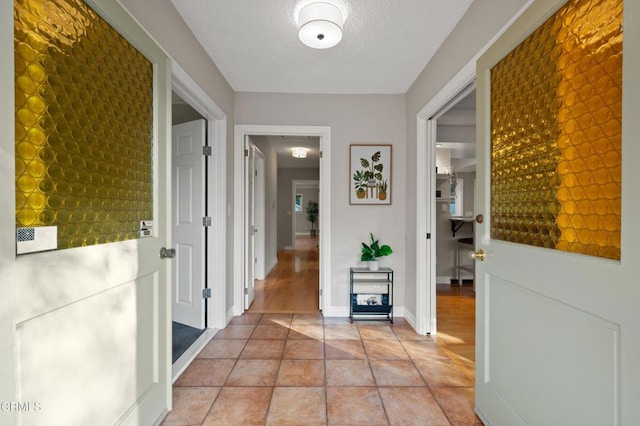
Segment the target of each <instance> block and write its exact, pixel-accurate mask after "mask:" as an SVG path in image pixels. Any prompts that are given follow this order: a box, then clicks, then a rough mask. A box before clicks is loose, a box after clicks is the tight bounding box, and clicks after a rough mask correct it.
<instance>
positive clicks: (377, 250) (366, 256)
mask: <svg viewBox="0 0 640 426" xmlns="http://www.w3.org/2000/svg"><path fill="white" fill-rule="evenodd" d="M369 237H370V238H371V243H370V244H365V243H362V249H361V254H360V260H361V261H363V262H369V270H370V271H377V270H378V258H379V257H382V256H389V255H390V254H391V253H393V250H392V249H391V247H389V246H388V245H386V244H383V245H380V244H379V242H378V240H376V239H375V238H374V236H373V233H369Z"/></svg>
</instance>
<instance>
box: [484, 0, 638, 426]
mask: <svg viewBox="0 0 640 426" xmlns="http://www.w3.org/2000/svg"><path fill="white" fill-rule="evenodd" d="M561 3H564V2H558V1H554V0H542V1H536V2H534V3H533V4H532V6H530V8H529V9H528V10H527V11H525V13H524V14H523V15H522V16H521V17H520V18H519V19H518V20H517V21H516V22H515V23H514V25H513V26H512V27H511V28H510V29H509V30H508V31H507V32H505V34H504V35H503V36H502V37H501V38H500V39H498V41H497V42H496V43H495V44H494V45H493V47H491V48H490V49H489V50H488V51H487V53H486V54H485V55H484V56H482V57H481V59H480V60H479V61H478V72H477V82H478V89H477V95H478V101H477V107H478V113H477V135H478V148H477V156H478V163H477V184H478V185H477V196H476V198H475V200H476V204H475V209H476V214H482V215H483V216H484V221H483V222H482V223H476V231H475V240H476V242H477V243H476V244H477V247H476V250H478V249H482V250H484V252H485V253H486V258H485V260H484V261H476V274H477V287H476V290H477V293H476V297H477V299H476V303H477V321H476V336H477V337H476V408H477V411H478V412H479V414H480V415H481V416H482V417H483V418H484V420H485V421H486V422H487V423H488V424H494V425H520V424H532V425H534V424H535V425H620V424H624V425H631V424H640V414H639V410H640V409H639V408H638V401H639V400H640V356H639V354H640V345H639V343H638V342H639V341H640V333H639V324H640V309H638V300H640V297H639V293H640V292H639V290H638V287H639V286H638V285H637V283H638V280H637V277H638V276H639V275H638V274H639V272H640V271H639V266H638V265H639V264H640V262H638V248H637V245H638V244H637V242H638V241H640V240H639V239H638V237H639V236H640V233H639V227H638V220H637V211H638V202H639V197H638V195H637V189H636V190H634V189H633V188H632V187H633V186H634V185H633V184H632V182H639V181H640V172H639V170H640V168H638V167H637V164H640V151H639V150H638V149H637V137H638V135H639V134H640V126H639V125H638V124H637V123H638V120H637V117H635V115H636V114H637V111H638V110H639V101H638V98H639V97H638V96H637V94H638V93H639V90H638V89H639V88H640V87H639V84H638V81H637V79H635V78H634V77H632V76H636V75H640V74H639V73H640V70H639V69H638V68H639V66H640V62H639V61H638V58H639V56H640V55H639V53H640V46H639V40H640V37H638V34H640V32H639V30H640V27H639V24H640V22H639V21H638V20H637V19H636V20H632V19H630V20H629V21H626V17H627V16H634V14H635V16H638V15H637V14H638V12H639V8H640V7H639V4H638V2H625V5H624V6H625V10H624V13H625V27H624V37H625V40H624V42H625V44H624V60H625V63H624V65H623V68H624V72H623V75H624V76H625V77H627V78H626V79H625V81H624V83H623V93H624V107H623V111H624V115H623V120H622V123H623V127H622V134H623V137H622V158H623V160H622V171H623V172H622V215H621V216H622V218H623V220H622V223H621V230H622V231H621V235H622V244H621V246H619V247H620V253H621V258H620V260H610V259H605V258H602V257H596V256H588V255H584V254H576V253H568V252H566V251H560V250H555V249H550V248H541V247H534V246H532V245H527V244H524V243H514V242H505V241H500V240H498V239H494V238H492V236H491V235H492V229H493V227H494V226H497V224H496V223H494V221H493V218H492V209H491V203H492V202H493V201H494V200H495V199H496V198H495V194H494V193H493V191H494V189H493V188H492V186H491V180H492V179H494V178H492V176H491V173H490V171H491V166H492V165H491V159H492V158H493V157H492V153H491V144H492V136H491V132H492V130H493V129H492V127H491V102H492V100H493V99H494V98H493V97H492V96H490V91H491V90H492V88H491V87H490V85H491V80H490V74H491V72H492V71H493V70H492V68H493V67H494V65H495V64H497V63H498V62H499V61H500V60H501V59H502V58H503V57H504V56H505V55H506V54H507V53H509V52H510V51H511V50H512V49H513V48H514V46H516V45H518V44H519V43H520V42H521V41H522V40H523V38H524V37H525V36H528V34H529V33H530V32H532V31H533V29H535V28H537V27H538V26H539V25H540V24H541V23H542V22H544V21H545V20H546V18H547V17H549V16H551V15H552V13H554V12H555V10H556V9H557V8H558V7H560V6H562V4H561ZM590 7H591V8H600V9H602V8H605V7H606V8H608V7H609V5H605V4H604V3H598V2H595V3H593V2H592V4H591V5H590ZM566 22H571V20H569V19H567V20H566ZM593 28H596V26H595V24H594V27H593ZM619 28H620V26H619V25H618V26H617V27H616V28H615V29H614V30H617V29H619ZM632 34H633V39H632V37H631V35H632ZM593 37H594V38H593V39H592V40H596V39H597V40H600V39H599V38H598V36H597V35H594V36H593ZM543 44H544V43H543V42H541V43H540V46H542V45H543ZM602 44H603V45H606V43H602ZM541 48H542V47H540V49H541ZM536 60H538V59H536ZM590 71H593V72H595V73H596V74H598V73H599V71H598V70H596V69H590ZM513 73H514V74H517V73H518V70H517V69H514V70H513ZM598 75H599V76H602V74H598ZM567 78H568V81H569V82H570V84H579V80H578V79H580V78H583V76H577V77H574V78H575V80H573V79H572V78H571V77H567ZM632 80H636V81H632ZM607 87H608V85H607ZM632 92H633V95H632V96H626V95H627V94H631V93H632ZM598 96H599V93H598V92H597V91H594V92H591V93H590V95H589V99H596V98H597V97H598ZM574 99H575V98H574ZM598 99H600V98H598ZM515 102H517V101H514V104H512V105H513V106H514V107H515ZM599 105H600V104H599ZM583 107H584V105H577V106H576V107H575V108H576V109H575V110H574V109H572V108H570V112H576V113H577V112H578V108H583ZM577 137H578V135H575V136H572V137H570V138H569V140H573V141H575V140H576V139H577ZM608 154H609V152H602V153H600V155H599V156H595V157H593V159H594V160H596V159H597V158H598V157H600V158H609V157H607V156H608ZM566 161H567V163H566V164H564V163H563V165H562V167H568V168H569V169H570V170H578V169H580V168H581V166H582V165H581V164H577V163H576V162H577V161H580V160H579V159H577V160H574V159H571V158H566ZM612 161H614V160H612ZM618 167H619V166H618ZM604 170H610V169H607V168H605V169H604ZM585 178H586V177H585ZM625 183H629V185H626V184H625ZM516 185H517V184H516ZM537 189H539V188H532V190H537ZM596 189H598V191H595V192H594V194H599V193H601V192H604V191H606V189H605V188H596ZM514 203H515V201H512V202H511V204H514ZM562 206H563V207H562V208H564V204H562ZM578 213H581V211H579V212H578ZM574 218H575V220H576V222H573V219H572V224H575V223H577V222H578V221H580V220H581V219H583V218H581V217H574ZM608 220H609V218H607V219H606V221H608ZM606 221H604V222H601V223H599V224H598V225H597V226H596V227H595V229H596V231H598V230H600V229H605V228H608V227H609V224H608V223H607V222H606ZM575 226H577V225H575ZM612 226H614V225H612ZM563 232H564V231H563Z"/></svg>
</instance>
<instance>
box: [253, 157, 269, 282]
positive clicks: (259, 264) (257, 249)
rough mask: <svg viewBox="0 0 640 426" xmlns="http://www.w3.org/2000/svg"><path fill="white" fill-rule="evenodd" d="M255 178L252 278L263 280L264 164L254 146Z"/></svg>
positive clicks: (264, 229) (264, 233)
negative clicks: (253, 269) (253, 272)
mask: <svg viewBox="0 0 640 426" xmlns="http://www.w3.org/2000/svg"><path fill="white" fill-rule="evenodd" d="M254 164H255V173H254V175H255V180H254V182H253V191H254V207H253V211H254V215H255V219H254V221H255V232H254V235H255V241H254V247H253V251H254V253H255V258H256V260H255V265H256V266H255V274H254V277H253V278H254V279H256V280H264V277H265V274H266V271H265V257H266V256H265V250H266V247H265V246H266V241H265V240H266V231H267V230H266V228H265V226H266V221H265V220H266V219H265V215H266V211H265V208H266V206H265V197H266V193H265V191H266V188H265V166H264V155H263V154H262V152H261V151H260V149H258V148H257V147H256V150H255V162H254Z"/></svg>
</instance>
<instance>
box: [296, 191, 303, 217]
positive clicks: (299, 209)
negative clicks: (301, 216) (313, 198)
mask: <svg viewBox="0 0 640 426" xmlns="http://www.w3.org/2000/svg"><path fill="white" fill-rule="evenodd" d="M295 212H296V213H302V194H296V205H295Z"/></svg>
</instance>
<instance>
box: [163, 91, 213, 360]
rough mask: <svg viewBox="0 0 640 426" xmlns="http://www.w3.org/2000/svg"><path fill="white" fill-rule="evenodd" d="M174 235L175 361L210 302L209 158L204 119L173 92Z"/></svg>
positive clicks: (201, 325)
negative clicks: (207, 261) (207, 243)
mask: <svg viewBox="0 0 640 426" xmlns="http://www.w3.org/2000/svg"><path fill="white" fill-rule="evenodd" d="M171 103H172V109H171V110H172V117H171V124H172V150H171V151H172V174H171V176H172V185H171V186H172V194H173V196H172V199H173V203H172V218H173V220H172V232H173V247H174V248H175V250H176V256H175V258H174V261H173V262H174V264H173V266H174V267H173V276H172V297H171V299H172V361H173V363H175V362H176V361H177V360H178V359H179V358H180V357H181V356H182V355H183V354H184V353H185V352H186V351H187V349H189V348H190V347H191V346H192V345H193V344H194V343H195V341H196V340H198V338H199V337H200V336H201V335H202V334H203V333H204V331H205V329H206V326H207V321H206V317H205V309H206V304H207V300H206V299H203V298H202V292H203V290H204V288H206V286H207V282H206V274H205V257H206V246H205V240H206V237H207V228H206V227H204V226H202V225H203V223H202V222H201V220H202V219H200V218H204V217H205V216H206V201H207V198H206V180H207V162H206V161H207V160H206V156H205V155H203V149H202V147H204V146H206V145H207V134H206V127H207V126H206V120H205V118H204V117H203V116H202V115H201V114H200V113H199V112H197V111H196V110H195V109H193V108H192V107H191V106H190V105H189V104H187V103H186V102H185V101H184V100H183V99H182V98H181V97H180V96H179V95H178V94H176V93H175V92H172V102H171Z"/></svg>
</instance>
